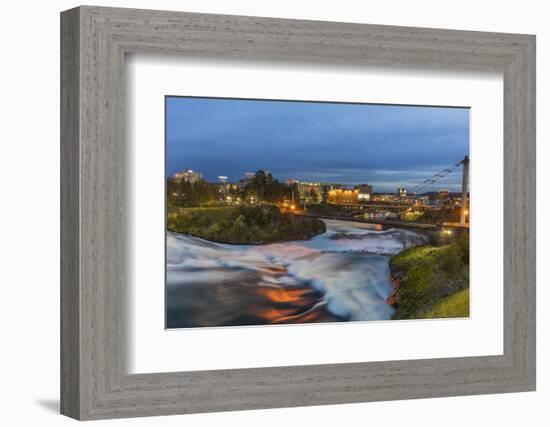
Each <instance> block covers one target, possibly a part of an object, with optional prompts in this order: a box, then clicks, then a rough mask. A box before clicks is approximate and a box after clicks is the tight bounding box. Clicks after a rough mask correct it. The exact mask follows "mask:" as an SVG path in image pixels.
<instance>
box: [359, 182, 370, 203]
mask: <svg viewBox="0 0 550 427" xmlns="http://www.w3.org/2000/svg"><path fill="white" fill-rule="evenodd" d="M355 190H357V201H358V202H359V203H365V202H369V201H370V199H371V197H372V185H368V184H361V185H356V186H355Z"/></svg>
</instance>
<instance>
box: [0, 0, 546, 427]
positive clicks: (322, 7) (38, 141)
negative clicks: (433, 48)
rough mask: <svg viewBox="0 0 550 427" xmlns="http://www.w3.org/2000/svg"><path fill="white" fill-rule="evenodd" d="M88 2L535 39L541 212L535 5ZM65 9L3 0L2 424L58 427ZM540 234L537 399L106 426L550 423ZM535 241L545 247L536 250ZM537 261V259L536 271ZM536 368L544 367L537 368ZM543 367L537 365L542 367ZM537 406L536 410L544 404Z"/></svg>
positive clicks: (540, 11)
mask: <svg viewBox="0 0 550 427" xmlns="http://www.w3.org/2000/svg"><path fill="white" fill-rule="evenodd" d="M94 3H95V4H97V5H105V6H121V7H138V8H148V9H151V8H155V9H167V10H185V11H195V12H210V13H227V14H245V15H257V16H272V17H281V18H301V19H320V20H332V21H349V22H363V23H374V24H392V25H409V26H425V27H441V28H455V29H467V30H483V31H504V32H519V33H531V34H536V35H537V44H538V49H537V55H538V65H537V74H538V82H537V84H538V100H537V108H538V114H537V122H538V142H539V144H538V146H539V149H538V165H539V166H538V191H539V197H538V199H539V203H538V215H537V216H538V218H539V219H543V217H544V212H547V209H545V208H548V207H549V206H548V205H549V202H548V200H549V198H550V194H549V192H548V190H547V187H546V186H545V185H544V184H545V183H547V182H548V183H550V172H549V168H548V167H546V168H544V166H543V165H544V163H545V161H546V162H548V161H550V156H549V151H550V149H549V148H548V145H547V144H543V141H547V140H548V138H549V136H550V135H549V132H550V131H549V125H548V123H544V120H543V119H544V118H545V117H546V118H547V117H548V116H549V115H550V94H549V93H548V81H549V78H548V76H549V75H550V26H548V12H547V11H545V10H544V9H545V3H546V2H543V1H540V0H523V1H513V2H512V1H502V0H500V1H498V0H492V1H483V2H482V1H479V0H477V1H472V0H461V1H460V2H442V1H436V0H433V1H432V0H415V1H410V0H396V1H386V2H383V1H376V2H375V1H372V2H365V1H352V0H339V1H337V2H333V1H330V2H329V1H324V2H322V1H320V0H300V1H299V0H277V1H274V0H271V1H258V0H231V1H227V0H181V1H175V0H171V1H170V0H157V1H151V0H150V1H145V0H141V1H137V0H136V1H121V0H118V1H116V0H111V1H96V2H94ZM76 5H78V2H75V1H64V0H57V1H49V2H39V1H26V2H23V1H21V2H9V3H8V2H5V3H4V4H3V5H2V6H3V7H2V23H1V25H0V31H1V36H2V37H1V39H0V40H2V56H1V57H2V64H1V67H0V73H1V78H0V85H1V90H0V94H1V97H0V108H1V111H0V117H1V118H2V120H1V122H0V123H1V125H0V135H1V137H0V141H1V144H0V174H1V175H0V182H1V187H0V188H1V196H2V197H1V199H0V200H1V204H0V251H1V252H0V259H1V261H2V262H1V264H0V265H1V267H0V278H1V279H0V316H1V323H0V324H1V325H2V349H1V351H0V358H1V360H0V362H1V365H0V366H2V367H3V372H2V374H1V375H0V394H1V398H0V401H1V402H2V411H1V412H0V420H1V423H2V425H7V426H18V425H41V426H64V425H69V424H70V423H73V421H72V420H70V419H68V418H65V417H62V416H60V415H58V405H59V400H58V384H59V379H58V378H59V368H58V365H59V363H58V360H59V336H58V335H59V334H58V330H59V316H58V313H59V219H58V218H59V107H58V105H59V12H60V11H61V10H64V9H68V8H71V7H74V6H76ZM548 230H549V227H548V225H547V224H544V223H543V222H542V221H539V224H538V231H539V232H538V236H539V237H538V247H539V255H538V260H539V267H538V304H537V305H538V316H537V317H538V337H539V340H538V343H539V344H538V361H539V363H538V391H537V392H535V393H518V394H508V395H488V396H474V397H459V398H440V399H425V400H413V401H398V402H382V403H365V404H352V405H338V406H324V407H310V408H293V409H276V410H262V411H248V412H232V413H220V414H206V415H202V414H201V415H189V416H171V417H160V418H155V419H152V418H144V419H129V420H115V421H108V422H105V423H109V424H110V425H117V426H119V425H120V426H148V425H152V424H153V425H155V426H169V425H174V426H175V425H181V424H183V423H185V424H186V425H187V426H199V425H200V426H218V425H225V426H233V425H236V426H237V425H238V426H258V425H261V426H296V425H308V424H315V425H316V426H334V425H336V424H343V425H346V424H354V425H371V426H375V425H390V426H392V425H407V426H409V427H414V426H422V427H429V426H440V425H445V426H446V427H453V426H460V427H464V426H467V425H478V424H481V423H490V425H498V426H517V425H529V426H544V425H548V424H549V420H550V414H549V413H548V411H547V409H546V406H547V405H548V402H550V370H549V369H548V363H547V360H548V350H549V345H550V335H549V333H548V327H547V326H546V324H547V323H548V320H549V318H550V316H549V314H548V311H547V310H546V311H545V306H544V304H543V301H545V300H546V299H547V298H548V297H549V295H550V293H549V291H548V289H545V287H544V284H545V282H548V279H549V277H550V276H549V274H548V272H547V271H544V269H543V265H544V261H546V260H547V259H548V257H549V255H550V253H549V243H548V239H550V235H549V233H548ZM545 239H546V241H545ZM541 261H542V262H541ZM545 359H546V360H545ZM545 362H546V363H545ZM545 404H546V405H545Z"/></svg>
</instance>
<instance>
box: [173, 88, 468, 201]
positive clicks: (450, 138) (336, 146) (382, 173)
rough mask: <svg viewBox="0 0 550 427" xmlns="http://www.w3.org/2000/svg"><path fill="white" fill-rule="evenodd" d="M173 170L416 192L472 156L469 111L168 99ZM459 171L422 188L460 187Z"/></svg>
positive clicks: (234, 178)
mask: <svg viewBox="0 0 550 427" xmlns="http://www.w3.org/2000/svg"><path fill="white" fill-rule="evenodd" d="M166 124H167V128H166V144H167V146H166V173H167V176H170V175H172V174H174V173H175V172H178V171H181V170H184V169H194V170H197V171H199V172H201V173H202V174H203V175H204V177H205V179H206V180H208V181H217V180H218V176H219V175H225V176H228V177H229V181H231V182H236V181H238V180H239V179H241V178H242V177H243V175H244V173H245V172H255V171H257V170H259V169H264V170H269V171H270V172H271V173H272V174H273V175H274V176H275V177H276V178H277V179H279V180H280V181H286V180H287V179H289V178H292V179H298V180H301V181H322V182H330V183H340V184H347V185H356V184H370V185H372V186H373V187H374V188H373V189H374V191H375V192H395V191H396V189H397V187H405V188H408V189H409V190H411V189H412V188H413V187H415V186H416V185H418V184H420V183H421V182H422V181H424V180H425V179H426V178H429V177H431V176H432V175H434V174H435V173H436V172H439V171H440V170H442V169H444V168H446V167H448V166H450V165H452V164H453V163H455V162H457V161H459V160H461V159H463V158H464V156H465V155H468V154H469V109H467V108H444V107H413V106H388V105H369V104H338V103H318V102H317V103H316V102H296V101H257V100H230V99H213V98H185V97H168V98H167V101H166ZM460 186H461V169H460V168H458V169H457V170H456V171H455V172H453V173H452V174H450V175H449V176H447V177H446V178H444V179H443V180H442V181H440V182H438V183H437V184H434V185H432V186H430V187H426V188H425V189H423V190H422V191H421V192H424V191H434V190H438V189H441V188H448V189H449V190H451V191H460Z"/></svg>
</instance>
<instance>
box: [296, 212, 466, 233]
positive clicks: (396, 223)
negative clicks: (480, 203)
mask: <svg viewBox="0 0 550 427" xmlns="http://www.w3.org/2000/svg"><path fill="white" fill-rule="evenodd" d="M294 215H298V216H307V217H311V218H319V219H334V220H338V221H350V222H363V223H367V224H378V225H382V226H385V227H396V228H409V229H417V230H429V231H430V230H431V231H444V230H450V229H454V228H458V229H468V228H469V223H466V224H461V223H459V222H444V223H440V224H425V223H420V222H411V221H400V220H393V219H377V218H354V217H349V216H348V217H346V216H330V215H314V214H308V213H294Z"/></svg>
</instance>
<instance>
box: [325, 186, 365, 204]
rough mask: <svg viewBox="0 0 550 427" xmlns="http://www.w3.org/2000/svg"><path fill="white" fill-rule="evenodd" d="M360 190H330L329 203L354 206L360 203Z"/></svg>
mask: <svg viewBox="0 0 550 427" xmlns="http://www.w3.org/2000/svg"><path fill="white" fill-rule="evenodd" d="M358 195H359V190H346V189H341V188H340V189H335V190H329V192H328V202H329V203H333V204H335V205H353V204H357V203H358Z"/></svg>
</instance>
